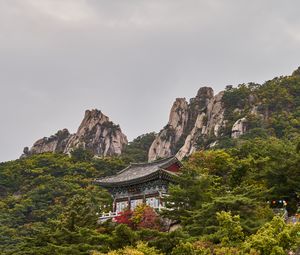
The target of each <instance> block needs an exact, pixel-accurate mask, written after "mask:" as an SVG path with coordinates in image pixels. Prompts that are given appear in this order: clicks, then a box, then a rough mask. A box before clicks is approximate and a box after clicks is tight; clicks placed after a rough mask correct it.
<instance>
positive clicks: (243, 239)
mask: <svg viewBox="0 0 300 255" xmlns="http://www.w3.org/2000/svg"><path fill="white" fill-rule="evenodd" d="M203 91H205V93H206V96H207V95H208V96H209V97H210V98H211V99H210V100H211V101H210V102H212V104H214V105H216V106H217V110H216V111H215V112H216V113H220V112H221V113H222V116H223V117H224V118H223V117H222V118H223V119H222V118H220V119H217V121H219V122H220V123H225V125H217V128H215V127H216V125H215V124H216V123H217V122H215V123H213V124H212V125H211V129H209V128H208V127H210V126H209V124H207V123H208V122H209V120H208V119H207V118H206V117H205V116H208V115H207V114H208V113H209V112H208V111H207V109H208V108H209V104H207V102H209V101H207V100H206V99H205V97H201V95H200V94H199V95H198V97H196V99H195V100H193V101H192V103H193V104H192V107H194V108H193V109H194V110H195V109H197V111H198V112H197V114H199V115H198V117H197V118H196V115H197V114H195V116H194V115H193V116H192V119H193V120H195V119H198V120H199V121H198V124H197V123H196V124H197V125H198V126H197V125H196V126H195V127H194V128H193V126H191V125H190V124H189V123H188V121H187V122H186V125H187V126H186V128H187V129H182V127H183V126H176V128H177V129H174V130H175V131H176V132H179V133H180V136H182V137H183V138H182V137H181V138H180V136H178V135H177V136H176V132H175V131H174V130H173V131H174V132H175V133H174V132H173V131H172V130H171V129H170V125H169V126H167V127H166V129H164V130H163V131H162V132H160V134H159V135H158V136H156V135H155V134H154V133H149V134H145V135H142V136H139V137H138V138H136V139H134V140H133V141H132V142H131V143H129V144H128V145H124V148H123V149H122V150H123V151H122V154H121V155H119V154H118V156H116V155H115V156H112V157H98V156H99V155H98V156H97V155H96V157H95V155H94V154H93V151H92V150H85V149H83V148H82V147H80V146H79V147H78V148H77V149H74V150H72V152H71V155H70V156H69V155H66V154H63V153H44V154H37V155H32V154H28V155H26V157H24V158H21V159H18V160H15V161H10V162H4V163H0V254H4V255H8V254H9V255H25V254H26V255H27V254H32V255H48V254H49V255H50V254H51V255H52V254H54V255H56V254H57V255H60V254H63V255H69V254H71V255H77V254H78V255H88V254H90V255H103V254H110V255H143V254H145V255H156V254H165V255H181V254H186V255H199V254H200V255H201V254H203V255H209V254H213V255H233V254H235V255H284V254H288V252H297V250H298V249H299V247H300V224H299V223H298V224H290V221H289V217H292V216H294V217H296V216H297V213H299V203H300V199H299V197H300V69H298V70H296V71H295V72H294V73H293V74H292V75H291V76H286V77H279V78H275V79H273V80H270V81H267V82H266V83H264V84H263V85H257V84H254V83H248V84H241V85H239V86H238V87H237V88H234V87H232V86H228V87H227V88H226V90H225V91H224V93H223V94H222V97H221V98H219V97H218V98H217V99H216V98H214V97H212V95H211V91H210V90H209V89H207V88H206V89H204V90H203ZM203 91H202V92H201V93H202V95H203ZM196 104H199V105H202V106H203V107H202V108H201V107H200V108H199V107H198V108H197V105H196ZM199 105H198V106H199ZM205 105H206V106H205ZM221 105H222V108H220V106H221ZM177 106H178V107H183V108H184V107H185V109H186V110H185V111H176V109H175V108H174V109H173V110H174V111H173V113H174V114H175V115H176V114H179V115H178V116H179V117H180V116H181V117H184V116H185V114H187V111H188V109H189V107H190V106H188V105H187V104H185V103H183V102H182V101H181V100H179V101H178V100H177V103H176V107H177ZM204 106H205V107H206V108H205V107H204ZM211 112H213V110H212V111H211ZM175 115H174V116H175ZM176 116H177V115H176ZM199 116H200V117H199ZM215 116H221V115H215ZM184 118H185V117H184ZM177 120H178V121H177V122H176V123H177V124H178V123H179V122H180V123H181V124H180V125H182V123H183V122H181V121H180V118H178V119H177ZM186 120H188V118H186ZM224 121H225V122H224ZM239 121H240V122H239ZM171 122H172V121H171ZM196 122H197V121H196ZM176 123H175V124H176ZM199 123H200V124H201V123H202V124H203V123H206V126H201V125H202V124H201V125H200V124H199ZM211 123H212V122H211ZM177 124H176V125H177ZM232 126H235V127H238V128H239V129H237V131H236V130H233V128H232ZM200 127H201V128H200ZM205 128H207V129H205ZM170 130H171V131H172V132H169V131H170ZM191 130H192V131H191ZM200 130H208V131H207V133H205V135H200V134H204V133H201V132H202V131H201V132H200ZM209 130H212V133H211V131H209ZM216 130H217V133H216V132H215V131H216ZM233 131H234V132H233ZM240 131H241V132H240ZM190 132H192V133H190ZM236 132H240V133H239V134H238V135H237V134H236ZM191 134H193V137H192V136H191ZM215 134H219V135H215ZM233 134H234V135H233ZM168 135H169V136H168ZM172 135H173V138H174V139H173V138H172V139H173V140H172V139H171V140H168V139H169V138H170V136H172ZM175 138H176V139H175ZM157 139H160V140H159V142H161V144H158V145H155V146H154V147H155V149H157V148H159V146H161V145H162V144H163V145H164V146H166V145H170V146H171V147H172V146H174V148H176V149H179V148H180V146H181V145H183V143H184V144H185V145H186V146H187V145H191V144H192V143H193V142H194V145H195V146H196V147H193V153H191V154H189V153H188V154H186V155H185V157H183V158H184V159H183V161H182V163H183V167H182V169H181V174H180V175H179V176H178V177H176V179H177V181H176V184H173V185H171V186H170V188H169V195H168V196H167V197H165V198H164V199H165V202H166V205H167V207H168V209H166V210H163V211H161V212H156V211H154V210H153V209H151V208H150V207H147V206H139V207H137V208H136V209H135V210H134V211H133V212H132V211H130V210H129V211H128V210H127V211H125V212H124V213H123V214H122V215H120V216H119V217H118V218H117V219H116V222H112V221H107V222H105V223H98V222H97V221H98V218H99V215H100V214H101V213H102V212H108V211H110V210H111V209H112V208H111V204H112V198H111V196H110V195H109V193H108V192H107V191H106V190H104V189H102V188H101V187H99V186H98V185H96V184H95V182H94V180H95V179H96V178H99V177H103V176H107V175H112V174H115V173H116V172H117V171H119V170H121V169H123V168H124V167H126V166H127V165H128V164H129V162H132V161H134V162H141V161H147V157H148V151H149V148H150V147H151V145H153V143H157V141H158V140H157ZM163 139H166V140H163ZM184 139H187V140H186V141H188V142H189V143H187V142H184ZM175 140H176V143H177V144H176V143H173V142H174V141H175ZM47 141H48V140H47ZM166 141H172V143H171V142H170V143H165V142H166ZM194 145H193V146H194ZM162 148H166V147H163V146H162ZM169 149H170V148H169ZM169 152H170V153H171V152H174V151H173V149H170V150H169ZM186 152H188V150H187V151H186ZM154 156H155V157H156V156H157V155H156V154H155V155H154ZM166 219H169V220H172V231H168V228H166V224H165V222H166ZM298 252H300V251H299V250H298ZM291 254H294V253H291Z"/></svg>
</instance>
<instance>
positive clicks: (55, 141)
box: [22, 110, 128, 157]
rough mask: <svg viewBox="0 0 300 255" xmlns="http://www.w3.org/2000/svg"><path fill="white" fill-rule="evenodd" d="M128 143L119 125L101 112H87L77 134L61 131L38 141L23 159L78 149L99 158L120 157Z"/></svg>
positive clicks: (25, 150)
mask: <svg viewBox="0 0 300 255" xmlns="http://www.w3.org/2000/svg"><path fill="white" fill-rule="evenodd" d="M127 143H128V142H127V138H126V136H125V135H124V134H123V133H122V131H121V128H120V126H119V125H115V124H114V123H113V122H111V121H110V120H109V118H108V117H107V116H106V115H104V114H103V113H102V112H101V111H99V110H91V111H90V110H87V111H86V112H85V116H84V119H83V121H82V122H81V124H80V126H79V128H78V130H77V132H76V133H75V134H70V133H69V131H68V130H67V129H63V130H60V131H58V132H57V133H56V134H55V135H53V136H50V137H44V138H42V139H40V140H38V141H37V142H35V143H34V144H33V146H32V147H31V148H30V149H28V147H26V148H25V149H24V154H23V155H22V157H26V156H28V155H32V154H39V153H44V152H58V153H59V152H60V153H70V152H71V151H72V150H73V149H74V148H78V147H83V148H85V149H88V150H90V151H92V152H93V153H94V154H95V155H97V156H112V155H120V154H121V153H122V150H123V149H124V146H125V145H127Z"/></svg>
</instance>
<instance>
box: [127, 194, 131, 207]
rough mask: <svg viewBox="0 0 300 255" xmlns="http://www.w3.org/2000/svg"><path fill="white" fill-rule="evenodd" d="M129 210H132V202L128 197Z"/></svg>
mask: <svg viewBox="0 0 300 255" xmlns="http://www.w3.org/2000/svg"><path fill="white" fill-rule="evenodd" d="M128 209H129V210H130V209H131V200H130V197H129V196H128Z"/></svg>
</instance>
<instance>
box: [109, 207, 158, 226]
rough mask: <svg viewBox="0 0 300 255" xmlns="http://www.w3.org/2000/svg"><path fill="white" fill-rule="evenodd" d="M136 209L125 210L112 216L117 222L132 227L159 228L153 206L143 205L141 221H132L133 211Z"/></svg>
mask: <svg viewBox="0 0 300 255" xmlns="http://www.w3.org/2000/svg"><path fill="white" fill-rule="evenodd" d="M135 212H136V211H131V210H125V211H123V212H120V213H119V215H118V216H116V217H115V218H114V221H115V222H117V223H118V224H126V225H127V226H129V227H131V228H133V229H136V228H138V229H140V228H150V229H157V230H159V229H161V224H160V218H159V216H158V214H157V213H156V212H155V210H154V209H153V208H151V207H150V206H145V207H144V209H143V215H142V218H141V221H139V222H138V223H137V222H134V220H133V218H134V213H135Z"/></svg>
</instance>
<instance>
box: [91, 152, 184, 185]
mask: <svg viewBox="0 0 300 255" xmlns="http://www.w3.org/2000/svg"><path fill="white" fill-rule="evenodd" d="M175 163H178V164H180V162H179V161H178V159H177V158H176V157H170V158H166V159H162V160H157V161H153V162H150V163H131V164H130V165H129V166H128V167H126V168H125V169H123V170H121V171H120V172H118V173H117V174H116V175H113V176H108V177H104V178H101V179H98V180H96V182H97V183H98V184H100V185H101V186H112V185H124V184H130V183H131V182H137V181H140V180H142V179H145V178H147V177H151V176H154V175H155V173H157V172H159V171H163V172H165V173H167V174H171V175H174V173H173V172H170V171H168V170H166V168H168V167H169V166H171V165H173V164H175Z"/></svg>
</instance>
